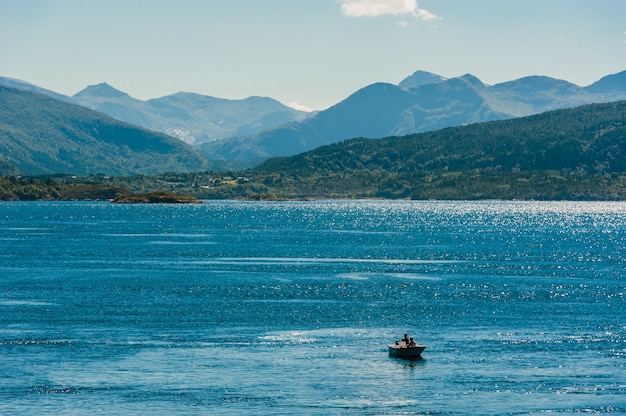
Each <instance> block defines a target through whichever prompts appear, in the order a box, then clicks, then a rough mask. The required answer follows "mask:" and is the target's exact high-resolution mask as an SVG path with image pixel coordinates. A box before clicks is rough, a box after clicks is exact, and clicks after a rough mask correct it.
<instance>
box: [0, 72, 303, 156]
mask: <svg viewBox="0 0 626 416" xmlns="http://www.w3.org/2000/svg"><path fill="white" fill-rule="evenodd" d="M0 85H5V86H9V87H14V88H21V89H24V90H28V91H33V92H39V93H42V94H45V95H48V96H51V97H53V98H56V99H59V100H61V101H65V102H68V103H73V104H78V105H81V106H83V107H87V108H89V109H92V110H96V111H100V112H102V113H105V114H107V115H109V116H111V117H113V118H116V119H118V120H120V121H125V122H127V123H130V124H134V125H137V126H140V127H143V128H146V129H149V130H153V131H158V132H161V133H165V134H167V135H170V136H172V137H176V138H178V139H180V140H182V141H184V142H186V143H188V144H201V143H204V142H209V141H213V140H219V139H224V138H229V137H238V136H245V135H250V134H255V133H258V132H260V131H262V130H265V129H269V128H272V127H277V126H279V125H282V124H285V123H289V122H294V121H301V120H304V119H306V118H307V117H309V116H310V115H311V113H306V112H303V111H298V110H294V109H293V108H290V107H288V106H285V105H283V104H281V103H280V102H278V101H277V100H274V99H272V98H268V97H248V98H245V99H241V100H228V99H224V98H216V97H211V96H207V95H200V94H195V93H188V92H179V93H176V94H172V95H167V96H165V97H160V98H154V99H151V100H147V101H142V100H139V99H136V98H133V97H131V96H130V95H128V94H126V93H125V92H123V91H120V90H118V89H116V88H114V87H112V86H110V85H109V84H106V83H101V84H97V85H91V86H88V87H87V88H85V89H83V90H82V91H80V92H78V93H76V94H75V95H73V96H65V95H62V94H59V93H56V92H54V91H50V90H47V89H45V88H41V87H38V86H36V85H33V84H30V83H28V82H25V81H20V80H16V79H12V78H4V77H0Z"/></svg>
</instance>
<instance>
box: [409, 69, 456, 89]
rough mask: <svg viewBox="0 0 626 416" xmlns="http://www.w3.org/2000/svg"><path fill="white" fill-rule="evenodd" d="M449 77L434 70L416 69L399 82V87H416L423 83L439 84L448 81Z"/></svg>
mask: <svg viewBox="0 0 626 416" xmlns="http://www.w3.org/2000/svg"><path fill="white" fill-rule="evenodd" d="M446 80H447V78H444V77H442V76H441V75H437V74H433V73H432V72H426V71H421V70H418V71H415V72H414V73H413V74H412V75H409V76H408V77H406V78H404V79H403V80H402V81H401V82H400V83H399V84H398V86H399V87H402V88H416V87H419V86H422V85H428V84H439V83H440V82H444V81H446Z"/></svg>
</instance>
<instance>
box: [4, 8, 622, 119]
mask: <svg viewBox="0 0 626 416" xmlns="http://www.w3.org/2000/svg"><path fill="white" fill-rule="evenodd" d="M417 70H424V71H428V72H432V73H435V74H438V75H441V76H444V77H447V78H452V77H457V76H461V75H464V74H467V73H469V74H472V75H474V76H476V77H478V78H479V79H480V80H481V81H483V82H484V83H485V84H490V85H493V84H497V83H500V82H505V81H511V80H514V79H518V78H522V77H525V76H530V75H545V76H549V77H553V78H558V79H564V80H567V81H570V82H573V83H574V84H577V85H580V86H586V85H589V84H591V83H593V82H595V81H597V80H598V79H600V78H602V77H603V76H605V75H609V74H614V73H618V72H621V71H624V70H626V1H624V0H420V1H415V0H0V76H4V77H9V78H15V79H19V80H22V81H26V82H30V83H32V84H35V85H38V86H40V87H43V88H47V89H50V90H53V91H56V92H59V93H62V94H66V95H73V94H75V93H77V92H78V91H80V90H82V89H83V88H85V87H87V86H89V85H95V84H98V83H101V82H106V83H108V84H110V85H112V86H113V87H115V88H117V89H119V90H122V91H124V92H126V93H128V94H129V95H131V96H132V97H135V98H138V99H141V100H147V99H150V98H157V97H162V96H165V95H169V94H173V93H176V92H179V91H186V92H194V93H198V94H204V95H210V96H214V97H220V98H227V99H241V98H246V97H249V96H266V97H272V98H274V99H277V100H278V101H280V102H282V103H283V104H286V105H290V106H293V107H296V108H301V109H315V110H323V109H325V108H328V107H330V106H332V105H334V104H336V103H338V102H340V101H341V100H343V99H345V98H347V97H348V96H349V95H350V94H352V93H354V92H356V91H357V90H358V89H360V88H363V87H365V86H367V85H370V84H373V83H375V82H389V83H393V84H398V83H399V82H400V81H402V79H404V78H405V77H407V76H409V75H411V74H412V73H413V72H415V71H417Z"/></svg>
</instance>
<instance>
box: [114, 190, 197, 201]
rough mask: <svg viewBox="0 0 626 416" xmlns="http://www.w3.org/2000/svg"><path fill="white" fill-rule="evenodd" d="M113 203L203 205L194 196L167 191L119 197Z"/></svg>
mask: <svg viewBox="0 0 626 416" xmlns="http://www.w3.org/2000/svg"><path fill="white" fill-rule="evenodd" d="M111 202H112V203H115V204H202V201H201V200H199V199H198V198H195V197H193V196H188V195H179V194H175V193H173V192H165V191H157V192H149V193H146V194H130V195H118V196H116V197H115V198H113V199H112V200H111Z"/></svg>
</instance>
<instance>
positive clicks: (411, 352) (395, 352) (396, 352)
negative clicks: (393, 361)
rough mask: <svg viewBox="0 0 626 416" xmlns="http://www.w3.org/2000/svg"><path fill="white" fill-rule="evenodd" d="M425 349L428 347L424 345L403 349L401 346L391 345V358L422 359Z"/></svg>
mask: <svg viewBox="0 0 626 416" xmlns="http://www.w3.org/2000/svg"><path fill="white" fill-rule="evenodd" d="M425 349H426V347H425V346H423V345H418V346H416V347H401V346H399V345H394V344H390V345H389V356H390V357H395V358H403V359H408V360H411V359H416V358H420V357H421V356H422V351H424V350H425Z"/></svg>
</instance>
